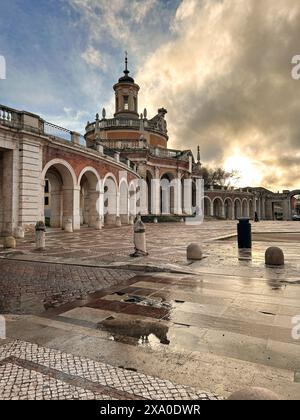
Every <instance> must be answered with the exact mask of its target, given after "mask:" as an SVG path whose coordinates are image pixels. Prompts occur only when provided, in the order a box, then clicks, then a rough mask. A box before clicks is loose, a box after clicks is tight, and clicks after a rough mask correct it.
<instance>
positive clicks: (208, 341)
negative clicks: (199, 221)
mask: <svg viewBox="0 0 300 420" xmlns="http://www.w3.org/2000/svg"><path fill="white" fill-rule="evenodd" d="M178 226H179V225H168V226H165V225H162V226H153V225H152V226H149V228H148V229H147V233H148V237H149V242H148V243H149V251H150V254H151V257H150V261H151V264H152V265H153V266H155V265H156V266H157V267H159V266H161V264H165V263H169V262H170V261H171V262H172V263H173V265H174V264H176V266H177V268H181V269H182V270H184V269H188V270H190V273H189V274H183V273H181V274H180V273H179V272H178V273H169V274H168V273H156V274H155V273H151V274H143V273H140V274H136V273H133V276H131V275H130V276H129V277H128V279H127V280H126V284H124V283H123V284H118V283H117V284H113V285H111V287H110V288H109V289H103V290H102V291H98V292H96V293H88V294H87V295H86V296H85V297H84V298H81V299H80V298H79V299H76V300H74V301H70V302H68V303H66V304H63V305H59V306H57V307H55V308H50V309H49V310H48V311H46V312H45V313H42V314H41V313H39V314H36V315H27V316H24V315H22V316H16V315H8V316H7V322H8V323H7V331H8V337H9V338H11V339H21V340H25V341H29V342H33V343H37V344H39V345H41V346H46V347H49V348H53V349H58V350H59V351H64V352H67V353H72V354H73V355H78V356H80V357H85V356H86V357H88V358H90V359H92V360H96V361H100V362H104V363H108V364H110V365H113V366H116V367H120V368H125V369H129V371H131V372H135V371H136V372H139V373H144V374H147V375H151V376H154V377H158V378H161V379H163V380H165V379H168V380H170V381H172V382H173V383H178V384H181V385H188V386H192V387H195V388H196V389H201V390H203V389H205V390H208V391H210V392H213V393H216V394H218V395H221V396H223V397H226V396H227V395H228V394H229V393H230V392H232V391H235V390H238V389H240V388H243V387H244V386H249V385H256V386H264V387H267V388H269V389H271V390H273V391H275V392H277V393H278V394H279V395H280V396H281V397H283V398H293V399H300V382H299V381H300V357H299V355H300V340H297V337H296V336H295V334H294V335H293V334H292V332H293V327H295V325H293V323H292V321H293V318H294V317H296V316H298V315H300V270H299V261H300V256H299V245H298V242H297V240H295V235H299V233H298V234H297V233H296V232H295V226H296V227H297V226H298V225H296V224H295V223H272V222H271V223H260V224H257V225H255V226H254V227H253V228H254V231H257V232H258V229H260V231H261V233H260V234H258V235H254V244H253V250H252V253H251V254H249V253H247V252H246V253H241V254H240V255H239V253H238V250H237V248H236V244H235V242H234V240H229V239H228V238H224V237H228V236H232V235H234V233H235V229H234V228H235V226H234V224H230V226H229V227H228V226H227V227H226V226H225V224H224V223H223V222H215V223H213V222H210V223H207V224H204V225H203V226H202V228H197V229H196V230H189V229H188V230H186V231H184V230H182V229H184V227H183V226H181V225H180V227H179V228H178ZM299 226H300V225H299ZM121 231H124V232H125V231H126V232H127V231H128V232H129V230H128V228H127V227H123V228H122V229H121ZM107 232H108V231H105V230H104V231H103V232H101V233H100V234H102V233H103V236H104V237H103V241H102V242H101V244H99V248H94V247H91V249H92V252H93V257H92V258H91V259H89V263H92V261H93V260H94V261H97V262H98V263H99V264H101V263H102V257H101V255H104V256H106V257H107V259H106V257H105V260H106V262H109V263H112V262H115V257H114V258H113V260H112V259H109V258H108V257H109V255H112V254H113V248H114V247H115V248H116V253H117V254H118V255H123V257H124V259H123V260H122V258H121V261H120V262H121V263H122V262H123V263H124V261H127V256H126V255H127V254H126V253H127V251H128V250H129V249H130V240H131V239H130V238H129V237H125V238H126V239H125V240H124V242H123V241H122V242H120V241H119V242H117V237H116V235H117V234H118V233H117V230H115V229H112V232H113V235H112V245H109V244H108V242H109V240H108V237H106V235H107ZM184 232H185V233H184ZM100 234H99V235H100ZM119 234H120V233H119ZM81 235H82V241H83V242H85V241H87V240H88V238H90V235H91V232H90V230H89V229H86V230H84V231H83V232H81ZM62 236H63V234H61V233H60V232H59V233H56V232H51V233H50V234H49V239H48V242H50V243H51V241H52V243H53V249H52V248H51V249H52V251H51V252H53V253H54V251H55V250H54V248H55V244H56V246H59V244H61V246H63V247H66V253H65V254H63V255H60V257H55V258H60V259H62V258H64V259H65V262H69V263H71V265H72V264H73V263H74V262H73V261H72V258H73V257H72V258H71V257H70V254H69V252H71V253H72V250H74V248H76V247H77V246H79V244H80V243H81V246H83V244H82V241H81V240H79V239H78V236H77V234H76V235H75V236H68V238H67V239H69V241H70V242H72V241H74V242H72V243H73V245H72V249H67V245H66V244H67V243H68V241H67V242H66V243H65V238H66V236H65V238H63V237H62ZM166 236H168V237H172V241H170V240H168V241H167V240H166ZM96 237H97V238H98V233H97V236H96ZM197 238H198V240H197ZM221 238H223V239H221ZM257 238H259V240H257ZM75 239H76V241H75ZM213 239H217V240H213ZM280 239H281V241H280ZM95 240H96V239H95ZM196 240H197V241H200V242H201V243H202V246H203V248H204V253H205V256H206V258H204V259H203V260H202V261H200V262H197V263H194V264H192V265H188V264H187V262H186V260H185V246H186V244H187V243H189V242H194V241H196ZM276 244H280V246H281V247H282V248H283V249H284V252H285V255H286V266H285V267H284V268H267V267H265V266H264V251H265V249H266V247H267V246H270V245H276ZM26 246H28V247H29V245H28V244H27V245H26ZM26 246H25V245H24V247H23V248H24V249H25V248H26ZM102 247H106V248H105V250H104V248H103V249H102ZM159 248H160V250H161V252H160V253H159ZM83 249H84V251H83V259H84V258H85V252H86V247H84V246H83ZM105 251H106V252H105ZM51 252H50V253H49V254H50V257H51ZM24 255H26V256H27V257H29V256H30V255H31V252H28V253H27V254H23V256H24ZM41 257H42V256H41V255H38V258H41ZM52 257H53V255H52ZM89 258H90V257H89ZM143 261H145V259H143V258H142V259H141V261H139V262H138V263H139V264H143ZM57 262H58V261H57ZM77 263H78V257H77ZM148 264H149V263H148ZM49 265H51V264H49ZM129 272H130V271H129ZM130 273H131V272H130Z"/></svg>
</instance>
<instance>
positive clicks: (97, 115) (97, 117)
mask: <svg viewBox="0 0 300 420" xmlns="http://www.w3.org/2000/svg"><path fill="white" fill-rule="evenodd" d="M98 120H99V114H98V112H97V114H96V121H98Z"/></svg>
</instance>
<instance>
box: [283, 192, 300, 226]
mask: <svg viewBox="0 0 300 420" xmlns="http://www.w3.org/2000/svg"><path fill="white" fill-rule="evenodd" d="M296 196H300V190H294V191H291V192H290V193H289V195H288V203H287V206H288V209H287V211H286V213H288V214H289V215H288V217H287V219H289V220H292V219H293V218H294V217H298V216H299V215H300V208H299V206H298V204H297V199H296V198H295V197H296Z"/></svg>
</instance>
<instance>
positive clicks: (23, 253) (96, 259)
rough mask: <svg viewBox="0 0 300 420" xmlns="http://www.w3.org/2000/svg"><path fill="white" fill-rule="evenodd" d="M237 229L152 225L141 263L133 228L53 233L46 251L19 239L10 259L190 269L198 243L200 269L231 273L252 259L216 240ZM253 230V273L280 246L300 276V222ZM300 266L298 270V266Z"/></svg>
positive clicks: (230, 224)
mask: <svg viewBox="0 0 300 420" xmlns="http://www.w3.org/2000/svg"><path fill="white" fill-rule="evenodd" d="M236 224H237V222H236V221H207V222H204V223H203V224H201V225H196V226H188V225H186V224H184V223H161V224H147V225H146V237H147V247H148V251H149V256H147V257H142V258H130V256H129V255H130V253H132V251H133V232H132V226H122V227H121V228H105V229H102V230H100V231H95V230H94V229H92V228H86V227H82V228H81V230H80V231H78V232H74V233H72V234H68V233H65V232H63V231H61V230H60V229H49V230H48V232H47V236H46V246H47V249H46V250H45V251H44V252H35V251H34V237H33V236H30V235H29V236H28V235H27V236H26V238H25V239H24V240H18V244H17V250H16V251H15V252H11V251H9V252H8V256H9V257H10V258H14V259H21V260H31V261H45V260H46V261H49V262H64V263H71V264H77V263H78V262H80V264H90V265H95V266H97V265H98V266H99V265H106V264H120V263H123V264H138V265H147V264H148V265H149V264H150V265H154V266H156V267H161V266H162V265H166V264H173V265H177V266H179V267H184V268H185V269H188V268H189V266H188V263H187V261H186V247H187V245H188V244H190V243H192V242H197V243H200V244H201V245H202V248H203V252H204V255H205V257H206V258H205V259H204V260H203V261H202V262H201V266H209V267H214V268H216V267H220V268H221V270H222V269H223V267H229V270H231V269H232V266H235V267H236V266H241V265H247V264H248V263H247V259H244V262H241V259H238V258H237V257H238V249H237V243H236V242H237V241H236V238H233V240H230V239H229V240H217V239H218V238H224V237H226V236H227V237H228V236H230V235H231V236H234V235H236ZM252 230H253V232H254V237H253V239H254V244H253V252H252V258H251V268H254V269H255V268H257V267H258V268H261V267H262V266H263V262H264V253H265V250H266V248H267V247H268V246H270V245H272V244H277V243H279V246H281V247H282V248H283V249H284V252H285V255H286V261H287V263H289V265H287V267H286V270H288V271H295V269H297V270H296V271H297V273H298V272H299V261H298V242H299V238H297V235H295V233H296V232H299V233H300V223H299V224H297V222H272V221H265V222H260V223H256V224H255V223H252ZM276 233H279V235H280V236H279V235H278V234H276ZM266 234H267V235H266ZM261 235H262V236H261ZM292 236H294V238H293V237H292ZM1 255H7V253H4V252H3V251H2V252H1V249H0V256H1ZM296 264H297V267H295V265H296ZM248 265H249V264H248ZM297 273H296V274H297ZM297 275H298V274H297Z"/></svg>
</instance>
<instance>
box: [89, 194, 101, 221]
mask: <svg viewBox="0 0 300 420" xmlns="http://www.w3.org/2000/svg"><path fill="white" fill-rule="evenodd" d="M99 202H100V192H99V191H94V190H93V191H89V226H90V227H93V228H98V226H99V223H98V221H99V218H100V213H99Z"/></svg>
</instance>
